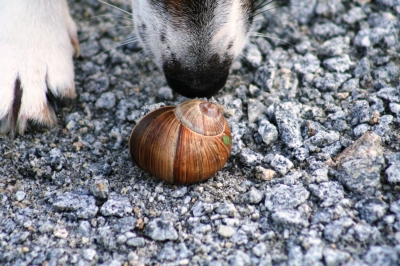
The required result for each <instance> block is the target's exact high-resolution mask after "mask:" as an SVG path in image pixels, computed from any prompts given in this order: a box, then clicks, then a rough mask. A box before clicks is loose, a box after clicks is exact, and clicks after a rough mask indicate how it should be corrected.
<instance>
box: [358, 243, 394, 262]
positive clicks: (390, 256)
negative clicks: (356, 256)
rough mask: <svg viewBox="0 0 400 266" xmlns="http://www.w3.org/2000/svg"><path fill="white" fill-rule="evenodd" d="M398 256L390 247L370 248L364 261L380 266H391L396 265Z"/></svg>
mask: <svg viewBox="0 0 400 266" xmlns="http://www.w3.org/2000/svg"><path fill="white" fill-rule="evenodd" d="M398 260H399V255H398V252H396V250H395V249H394V248H393V247H391V246H386V245H381V246H371V247H370V248H369V250H368V252H367V254H365V261H368V262H370V263H373V264H374V265H380V266H391V265H396V264H398V262H399V261H398Z"/></svg>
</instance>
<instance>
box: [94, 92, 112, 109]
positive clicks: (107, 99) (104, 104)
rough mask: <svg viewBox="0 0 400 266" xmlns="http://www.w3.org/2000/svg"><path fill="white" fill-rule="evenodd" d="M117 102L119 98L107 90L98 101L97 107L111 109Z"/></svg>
mask: <svg viewBox="0 0 400 266" xmlns="http://www.w3.org/2000/svg"><path fill="white" fill-rule="evenodd" d="M116 103H117V100H116V98H115V95H114V93H112V92H105V93H103V94H102V95H101V96H100V98H99V99H98V100H97V101H96V107H97V108H103V109H111V108H113V107H114V106H115V104H116Z"/></svg>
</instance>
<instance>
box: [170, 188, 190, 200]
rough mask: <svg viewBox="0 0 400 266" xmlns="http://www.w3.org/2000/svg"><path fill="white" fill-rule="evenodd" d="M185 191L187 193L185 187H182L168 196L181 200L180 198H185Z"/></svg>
mask: <svg viewBox="0 0 400 266" xmlns="http://www.w3.org/2000/svg"><path fill="white" fill-rule="evenodd" d="M187 191H188V189H187V187H186V186H182V187H180V188H177V189H175V190H174V191H172V192H171V194H170V195H171V197H173V198H181V197H183V196H185V194H186V193H187Z"/></svg>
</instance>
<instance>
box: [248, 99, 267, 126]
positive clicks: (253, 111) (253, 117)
mask: <svg viewBox="0 0 400 266" xmlns="http://www.w3.org/2000/svg"><path fill="white" fill-rule="evenodd" d="M265 110H267V107H265V105H264V104H262V103H261V102H260V101H258V100H255V99H249V100H248V103H247V117H248V119H249V122H250V123H254V122H256V121H257V119H258V117H259V116H260V115H262V113H264V111H265Z"/></svg>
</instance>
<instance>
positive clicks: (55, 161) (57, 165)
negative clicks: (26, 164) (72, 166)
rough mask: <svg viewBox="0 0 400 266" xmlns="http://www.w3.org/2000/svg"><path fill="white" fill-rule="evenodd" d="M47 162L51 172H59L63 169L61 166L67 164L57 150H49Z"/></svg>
mask: <svg viewBox="0 0 400 266" xmlns="http://www.w3.org/2000/svg"><path fill="white" fill-rule="evenodd" d="M47 161H48V162H49V164H50V167H51V168H52V169H53V170H57V171H60V170H61V169H62V168H63V166H64V165H65V164H66V163H67V160H66V159H65V157H64V155H63V153H62V152H61V150H60V149H58V148H54V149H51V150H50V152H49V154H48V156H47Z"/></svg>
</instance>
